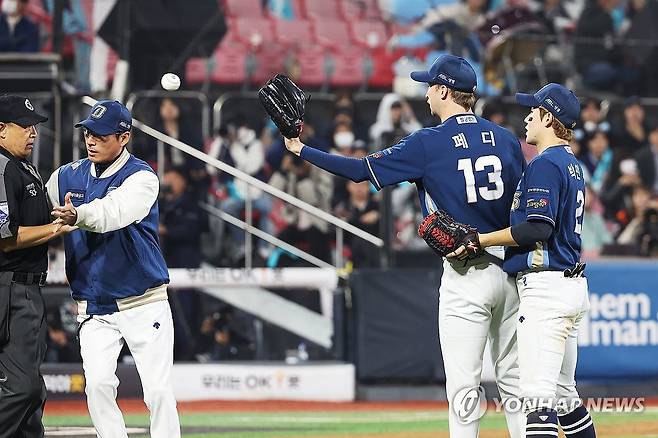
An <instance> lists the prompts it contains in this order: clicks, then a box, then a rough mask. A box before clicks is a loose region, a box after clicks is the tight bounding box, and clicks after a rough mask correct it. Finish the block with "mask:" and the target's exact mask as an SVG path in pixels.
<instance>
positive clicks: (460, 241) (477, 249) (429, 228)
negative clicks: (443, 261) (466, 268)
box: [418, 210, 482, 258]
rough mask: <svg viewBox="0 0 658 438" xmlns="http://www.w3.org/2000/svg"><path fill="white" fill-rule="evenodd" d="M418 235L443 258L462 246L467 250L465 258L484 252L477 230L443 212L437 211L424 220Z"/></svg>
mask: <svg viewBox="0 0 658 438" xmlns="http://www.w3.org/2000/svg"><path fill="white" fill-rule="evenodd" d="M418 235H419V236H420V237H422V238H423V239H424V240H425V242H426V243H427V245H428V246H429V247H430V248H432V249H433V250H434V252H435V253H437V254H438V255H439V256H441V257H445V256H446V255H447V254H450V253H451V252H453V251H455V250H457V249H458V248H459V247H460V246H462V245H463V246H464V247H465V248H466V253H465V256H464V257H463V258H468V257H475V256H477V255H479V254H480V253H481V252H482V247H481V246H480V240H479V238H478V233H477V230H476V229H475V228H473V227H471V226H470V225H466V224H462V223H460V222H457V221H456V220H455V219H454V218H453V217H452V216H450V215H449V214H448V213H446V212H445V211H443V210H439V211H435V212H434V213H432V214H430V215H428V216H427V217H426V218H425V219H423V222H422V223H421V224H420V226H419V227H418ZM459 258H462V257H459Z"/></svg>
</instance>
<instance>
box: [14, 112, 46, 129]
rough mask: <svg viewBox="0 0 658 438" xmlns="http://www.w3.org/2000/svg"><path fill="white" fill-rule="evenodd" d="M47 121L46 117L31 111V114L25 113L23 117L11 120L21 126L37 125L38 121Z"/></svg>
mask: <svg viewBox="0 0 658 438" xmlns="http://www.w3.org/2000/svg"><path fill="white" fill-rule="evenodd" d="M47 121H48V117H46V116H42V115H41V114H39V113H33V114H29V115H25V116H23V117H17V118H16V119H14V120H12V121H11V122H12V123H16V124H17V125H20V126H22V127H23V128H27V127H28V126H34V125H38V124H39V123H43V122H47Z"/></svg>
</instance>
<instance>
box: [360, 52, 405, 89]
mask: <svg viewBox="0 0 658 438" xmlns="http://www.w3.org/2000/svg"><path fill="white" fill-rule="evenodd" d="M403 55H404V51H403V50H396V51H393V52H391V51H388V50H386V49H385V48H379V49H375V50H373V51H371V52H370V57H371V58H370V59H371V61H372V72H371V74H370V77H369V78H368V85H369V86H371V87H376V88H384V87H390V86H391V85H392V84H393V78H394V77H395V73H394V72H393V64H394V63H395V61H397V60H398V59H399V58H400V57H401V56H403Z"/></svg>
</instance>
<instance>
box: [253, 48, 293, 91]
mask: <svg viewBox="0 0 658 438" xmlns="http://www.w3.org/2000/svg"><path fill="white" fill-rule="evenodd" d="M254 55H255V57H256V69H255V71H254V72H253V75H252V76H251V78H250V80H251V83H252V84H255V85H258V86H260V85H262V84H264V83H265V82H267V80H268V79H269V78H271V77H272V76H274V75H275V74H277V73H283V72H284V71H285V61H286V57H287V50H286V48H285V47H283V46H277V45H274V44H269V45H267V46H264V47H263V48H262V50H259V51H258V52H255V53H254Z"/></svg>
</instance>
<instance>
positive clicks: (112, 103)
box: [75, 100, 133, 135]
mask: <svg viewBox="0 0 658 438" xmlns="http://www.w3.org/2000/svg"><path fill="white" fill-rule="evenodd" d="M132 123H133V118H132V115H131V114H130V111H128V108H126V107H125V106H123V104H122V103H121V102H118V101H116V100H99V101H98V102H96V105H94V106H93V107H91V111H90V112H89V117H87V118H86V119H84V120H81V121H80V122H78V123H76V124H75V127H76V128H87V129H88V130H90V131H91V132H93V133H94V134H96V135H110V134H120V133H122V132H126V131H130V128H131V127H132Z"/></svg>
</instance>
